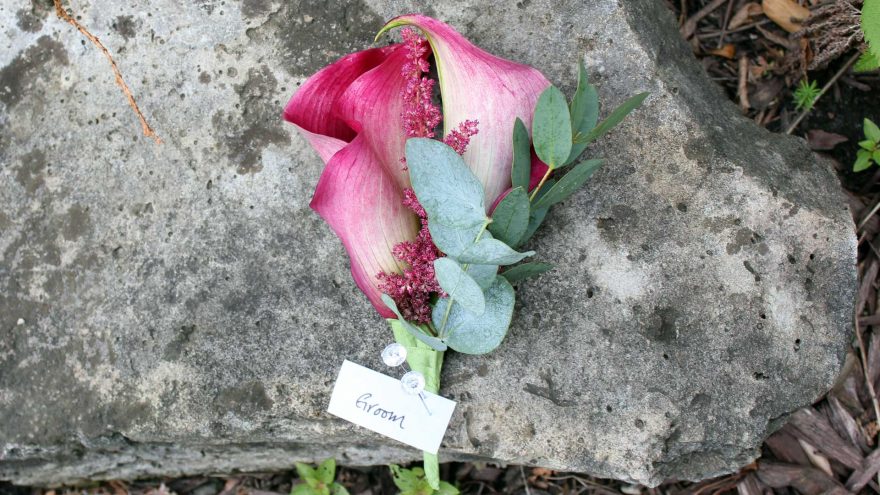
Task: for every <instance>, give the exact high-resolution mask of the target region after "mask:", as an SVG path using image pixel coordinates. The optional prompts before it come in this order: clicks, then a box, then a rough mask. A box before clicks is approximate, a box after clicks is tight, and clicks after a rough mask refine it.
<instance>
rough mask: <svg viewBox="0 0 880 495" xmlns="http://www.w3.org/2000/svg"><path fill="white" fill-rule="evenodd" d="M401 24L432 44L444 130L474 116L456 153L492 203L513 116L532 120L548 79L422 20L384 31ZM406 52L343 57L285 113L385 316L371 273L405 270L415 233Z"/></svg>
mask: <svg viewBox="0 0 880 495" xmlns="http://www.w3.org/2000/svg"><path fill="white" fill-rule="evenodd" d="M404 25H412V26H413V27H416V28H418V29H420V30H421V31H422V32H423V33H424V34H425V36H426V37H427V39H428V42H429V43H430V46H431V49H432V50H433V53H434V56H435V60H436V63H437V67H438V73H439V76H440V91H441V94H442V100H443V114H444V118H445V121H446V122H445V128H446V131H447V132H446V133H445V134H449V133H450V132H452V130H453V129H454V128H455V126H457V125H459V124H462V123H470V124H477V122H478V133H477V134H476V135H475V136H474V137H473V138H472V140H471V141H470V143H469V145H468V146H467V151H466V152H465V153H464V155H463V158H464V160H465V163H467V164H468V166H469V167H470V168H471V170H472V171H473V172H474V174H475V175H476V176H477V178H478V179H480V181H481V182H482V184H483V186H484V188H485V191H486V200H487V201H486V204H487V205H491V204H492V203H493V202H494V199H495V198H496V197H498V196H499V195H500V194H501V193H502V192H504V191H505V190H507V189H508V188H509V187H510V167H511V162H512V156H513V150H512V131H513V123H514V121H515V120H516V118H517V117H519V118H520V119H522V120H523V122H525V123H526V125H527V127H530V123H531V117H532V113H533V110H534V107H535V103H536V102H537V99H538V96H539V95H540V93H541V91H543V90H544V88H546V87H547V86H548V85H549V84H550V83H549V82H548V81H547V79H546V78H545V77H544V76H543V75H542V74H541V73H540V72H538V71H537V70H535V69H533V68H531V67H528V66H526V65H522V64H516V63H514V62H510V61H508V60H504V59H501V58H498V57H495V56H494V55H491V54H489V53H487V52H485V51H483V50H481V49H479V48H477V47H476V46H474V45H473V44H472V43H470V42H469V41H467V40H466V39H465V38H464V37H463V36H461V35H460V34H459V33H457V32H456V31H455V30H453V29H452V28H451V27H449V26H447V25H446V24H443V23H442V22H439V21H437V20H434V19H431V18H429V17H425V16H422V15H407V16H401V17H397V18H395V19H393V20H392V21H390V22H389V23H388V24H386V25H385V27H383V29H382V31H385V30H387V29H390V28H393V27H396V26H404ZM406 50H407V47H406V46H405V45H402V44H397V45H392V46H389V47H383V48H374V49H370V50H364V51H361V52H357V53H353V54H350V55H347V56H345V57H343V58H341V59H339V60H338V61H336V62H334V63H333V64H331V65H329V66H327V67H325V68H324V69H322V70H321V71H319V72H318V73H317V74H315V75H313V76H312V77H310V78H309V79H308V80H307V81H306V82H305V83H304V84H303V85H302V87H301V88H300V89H299V90H298V91H297V93H296V94H295V95H294V96H293V97H292V98H291V100H290V102H289V103H288V104H287V107H286V108H285V111H284V118H285V120H287V121H288V122H291V123H293V124H294V125H295V126H296V127H297V129H298V130H299V131H300V133H301V134H302V135H303V136H304V137H305V138H306V139H307V140H308V141H309V143H310V144H311V145H312V146H313V147H314V148H315V150H316V151H317V152H318V154H319V155H320V157H321V159H322V160H323V161H324V162H325V164H326V168H325V169H324V171H323V173H322V174H321V178H320V179H319V181H318V186H317V189H316V190H315V194H314V197H313V198H312V202H311V204H310V206H311V207H312V208H313V209H314V210H315V211H316V212H317V213H318V214H319V215H321V217H322V218H323V219H324V220H325V221H327V223H328V224H329V225H330V227H331V228H332V229H333V231H334V232H335V233H336V235H337V236H338V237H339V238H340V239H341V240H342V243H343V245H344V246H345V249H346V251H347V252H348V254H349V257H350V258H351V271H352V275H353V277H354V280H355V282H356V283H357V285H358V287H359V288H360V289H361V290H362V291H363V292H364V293H365V294H366V295H367V297H368V298H369V299H370V301H371V302H372V304H373V305H374V306H375V308H376V309H377V310H378V311H379V313H380V314H381V315H382V316H384V317H386V318H393V317H394V315H393V313H392V312H391V311H390V310H389V309H388V308H387V307H386V306H385V305H384V304H383V303H382V301H381V290H380V277H379V275H380V274H394V273H402V272H403V270H404V269H406V268H407V265H406V264H405V263H403V262H402V261H400V259H398V258H396V257H395V255H394V248H395V247H396V246H398V245H400V244H401V243H404V242H407V241H414V240H416V239H417V237H418V236H419V230H420V229H419V224H420V222H419V217H418V216H417V215H416V214H415V213H414V212H413V210H412V209H410V208H407V207H406V206H404V196H405V194H404V191H405V189H406V188H408V187H409V185H410V182H409V175H408V173H407V171H406V169H405V167H404V164H403V162H402V159H403V158H404V144H405V142H406V139H407V134H406V132H405V131H404V112H405V111H406V109H405V108H404V101H403V97H402V95H403V92H404V88H405V87H406V84H407V80H406V78H405V77H404V76H403V75H402V73H401V71H402V68H403V67H404V64H405V63H406V62H407V53H408V52H407V51H406ZM467 137H468V136H465V140H466V139H467Z"/></svg>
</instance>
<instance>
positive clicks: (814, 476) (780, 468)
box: [757, 461, 849, 495]
mask: <svg viewBox="0 0 880 495" xmlns="http://www.w3.org/2000/svg"><path fill="white" fill-rule="evenodd" d="M757 475H758V479H760V480H761V481H762V482H763V483H764V484H766V485H769V486H770V487H772V488H784V487H789V486H790V487H792V488H794V489H795V490H797V491H799V492H801V493H803V494H804V495H820V494H825V495H846V494H848V493H849V492H848V491H847V489H846V487H844V486H843V485H841V484H840V483H838V482H837V481H835V480H833V479H831V478H829V477H828V476H826V475H825V473H823V472H822V471H819V470H818V469H816V468H811V467H807V466H797V465H794V464H784V463H781V462H773V461H759V462H758V471H757Z"/></svg>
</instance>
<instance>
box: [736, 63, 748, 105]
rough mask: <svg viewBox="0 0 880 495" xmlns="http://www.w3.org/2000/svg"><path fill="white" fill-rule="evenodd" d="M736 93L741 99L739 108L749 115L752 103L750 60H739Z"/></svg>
mask: <svg viewBox="0 0 880 495" xmlns="http://www.w3.org/2000/svg"><path fill="white" fill-rule="evenodd" d="M736 93H737V96H738V97H739V108H740V110H742V112H743V113H747V112H748V111H749V108H751V107H752V103H751V102H750V101H749V58H748V57H745V56H743V57H740V58H739V82H738V84H737V86H736Z"/></svg>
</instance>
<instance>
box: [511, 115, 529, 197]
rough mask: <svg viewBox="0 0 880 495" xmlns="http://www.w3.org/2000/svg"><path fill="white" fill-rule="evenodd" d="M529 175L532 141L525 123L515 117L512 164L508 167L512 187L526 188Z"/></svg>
mask: <svg viewBox="0 0 880 495" xmlns="http://www.w3.org/2000/svg"><path fill="white" fill-rule="evenodd" d="M531 175H532V142H531V139H529V130H528V129H526V125H525V124H523V121H522V120H520V119H519V117H517V118H516V123H514V125H513V166H512V167H511V168H510V180H511V183H512V184H513V187H522V188H523V189H525V188H528V187H529V179H531Z"/></svg>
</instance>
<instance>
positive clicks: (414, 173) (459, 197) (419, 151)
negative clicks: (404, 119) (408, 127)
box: [406, 138, 486, 227]
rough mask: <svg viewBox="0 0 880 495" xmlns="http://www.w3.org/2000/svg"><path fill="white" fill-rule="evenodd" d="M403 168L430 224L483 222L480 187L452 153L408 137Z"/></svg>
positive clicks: (428, 141)
mask: <svg viewBox="0 0 880 495" xmlns="http://www.w3.org/2000/svg"><path fill="white" fill-rule="evenodd" d="M406 165H407V167H408V168H409V176H410V179H411V181H412V186H413V191H415V193H416V197H418V198H419V202H420V203H421V204H422V206H423V207H424V208H425V212H427V213H428V219H429V221H430V222H438V223H441V224H443V225H446V226H449V227H472V226H474V225H482V224H483V222H484V221H485V220H486V209H485V207H484V204H483V186H482V184H480V181H479V180H477V178H476V177H475V176H474V174H473V172H471V170H470V169H469V168H468V167H467V165H465V163H464V161H463V160H462V159H461V156H459V155H458V153H456V152H455V150H453V149H452V148H450V147H449V146H447V145H446V144H444V143H442V142H440V141H437V140H434V139H427V138H411V139H409V140H407V142H406Z"/></svg>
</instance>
